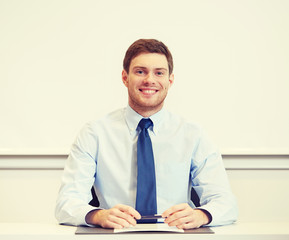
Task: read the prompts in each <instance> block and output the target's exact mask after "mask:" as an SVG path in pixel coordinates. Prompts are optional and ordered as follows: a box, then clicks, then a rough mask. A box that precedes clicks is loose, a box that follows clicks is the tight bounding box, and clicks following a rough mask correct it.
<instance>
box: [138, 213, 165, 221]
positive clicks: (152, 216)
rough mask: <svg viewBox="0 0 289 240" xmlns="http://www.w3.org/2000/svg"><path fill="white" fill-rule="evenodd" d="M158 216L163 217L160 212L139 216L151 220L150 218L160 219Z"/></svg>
mask: <svg viewBox="0 0 289 240" xmlns="http://www.w3.org/2000/svg"><path fill="white" fill-rule="evenodd" d="M160 218H163V217H162V215H161V214H154V215H145V216H141V219H142V220H151V219H160Z"/></svg>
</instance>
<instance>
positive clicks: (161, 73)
mask: <svg viewBox="0 0 289 240" xmlns="http://www.w3.org/2000/svg"><path fill="white" fill-rule="evenodd" d="M156 75H157V76H163V75H164V72H162V71H157V72H156Z"/></svg>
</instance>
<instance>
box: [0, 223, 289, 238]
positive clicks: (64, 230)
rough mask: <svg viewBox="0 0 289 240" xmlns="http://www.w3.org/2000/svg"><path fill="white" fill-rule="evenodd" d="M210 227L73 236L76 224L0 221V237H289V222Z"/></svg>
mask: <svg viewBox="0 0 289 240" xmlns="http://www.w3.org/2000/svg"><path fill="white" fill-rule="evenodd" d="M212 230H213V231H214V232H215V234H167V233H166V234H158V233H146V234H145V233H144V234H143V233H136V234H133V233H129V234H123V233H121V234H106V235H75V231H76V227H70V226H60V225H57V224H56V223H47V224H45V223H0V240H52V239H53V240H71V239H73V240H82V239H86V240H90V239H94V240H97V239H104V240H106V239H107V240H130V239H133V240H135V239H137V240H144V239H149V240H171V239H177V240H189V239H190V240H192V239H194V240H211V239H212V240H221V239H222V240H268V239H270V240H289V222H272V223H269V222H267V223H254V222H251V223H237V224H233V225H229V226H222V227H213V228H212Z"/></svg>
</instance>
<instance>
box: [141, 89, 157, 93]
mask: <svg viewBox="0 0 289 240" xmlns="http://www.w3.org/2000/svg"><path fill="white" fill-rule="evenodd" d="M142 91H143V92H144V93H154V92H155V90H142Z"/></svg>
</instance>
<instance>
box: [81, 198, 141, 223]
mask: <svg viewBox="0 0 289 240" xmlns="http://www.w3.org/2000/svg"><path fill="white" fill-rule="evenodd" d="M140 218H141V215H140V214H139V213H138V212H137V211H136V210H135V209H134V208H132V207H130V206H126V205H122V204H119V205H116V206H114V207H113V208H110V209H101V210H94V211H91V212H89V213H88V214H87V215H86V218H85V220H86V222H87V223H88V224H92V225H99V226H101V227H103V228H123V227H129V226H130V225H133V226H134V225H136V220H135V219H140Z"/></svg>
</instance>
